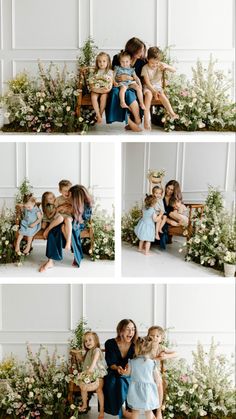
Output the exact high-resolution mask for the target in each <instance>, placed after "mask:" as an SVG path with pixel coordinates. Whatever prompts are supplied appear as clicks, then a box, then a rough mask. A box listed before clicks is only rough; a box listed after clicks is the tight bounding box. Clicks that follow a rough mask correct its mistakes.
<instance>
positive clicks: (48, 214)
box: [42, 192, 64, 230]
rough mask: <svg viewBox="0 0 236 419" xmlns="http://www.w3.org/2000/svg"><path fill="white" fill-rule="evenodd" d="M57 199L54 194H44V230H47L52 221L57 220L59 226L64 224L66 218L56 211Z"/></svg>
mask: <svg viewBox="0 0 236 419" xmlns="http://www.w3.org/2000/svg"><path fill="white" fill-rule="evenodd" d="M55 201H56V197H55V195H54V193H52V192H44V194H43V195H42V210H43V220H42V229H43V230H45V229H46V227H47V226H48V225H49V224H50V223H51V222H52V220H55V219H57V220H58V224H61V223H63V221H64V218H63V217H62V215H60V214H59V213H58V212H57V210H56V205H55Z"/></svg>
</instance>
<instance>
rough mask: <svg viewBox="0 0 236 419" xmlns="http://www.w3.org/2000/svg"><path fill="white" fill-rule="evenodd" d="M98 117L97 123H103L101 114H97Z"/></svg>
mask: <svg viewBox="0 0 236 419" xmlns="http://www.w3.org/2000/svg"><path fill="white" fill-rule="evenodd" d="M96 118H97V124H101V123H102V117H101V115H96Z"/></svg>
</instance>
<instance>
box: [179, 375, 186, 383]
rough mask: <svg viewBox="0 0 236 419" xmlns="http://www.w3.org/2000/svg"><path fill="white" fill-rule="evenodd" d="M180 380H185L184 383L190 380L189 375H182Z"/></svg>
mask: <svg viewBox="0 0 236 419" xmlns="http://www.w3.org/2000/svg"><path fill="white" fill-rule="evenodd" d="M180 380H181V381H183V383H187V382H188V376H187V375H181V377H180Z"/></svg>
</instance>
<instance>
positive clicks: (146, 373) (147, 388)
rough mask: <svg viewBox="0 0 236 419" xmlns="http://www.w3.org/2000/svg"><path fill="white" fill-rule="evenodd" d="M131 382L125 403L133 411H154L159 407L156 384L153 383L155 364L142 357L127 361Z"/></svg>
mask: <svg viewBox="0 0 236 419" xmlns="http://www.w3.org/2000/svg"><path fill="white" fill-rule="evenodd" d="M129 366H130V367H131V380H130V386H129V390H128V396H127V403H128V406H129V407H130V408H131V409H134V410H146V411H147V410H154V409H157V408H158V407H159V399H158V391H157V384H156V382H155V381H154V370H155V368H156V362H155V361H153V360H152V359H150V358H145V357H144V356H138V357H137V358H135V359H132V360H130V361H129Z"/></svg>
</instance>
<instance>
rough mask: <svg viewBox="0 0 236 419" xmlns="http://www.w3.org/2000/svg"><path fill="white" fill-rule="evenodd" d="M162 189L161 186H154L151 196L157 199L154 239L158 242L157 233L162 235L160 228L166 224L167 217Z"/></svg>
mask: <svg viewBox="0 0 236 419" xmlns="http://www.w3.org/2000/svg"><path fill="white" fill-rule="evenodd" d="M163 192H164V190H163V188H162V186H159V185H156V186H154V187H153V188H152V194H153V196H155V198H156V199H157V203H156V205H155V207H154V208H155V211H156V215H157V221H156V239H157V240H160V236H159V233H163V231H162V227H163V226H164V225H165V223H166V219H167V215H166V212H165V208H164V202H163Z"/></svg>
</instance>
